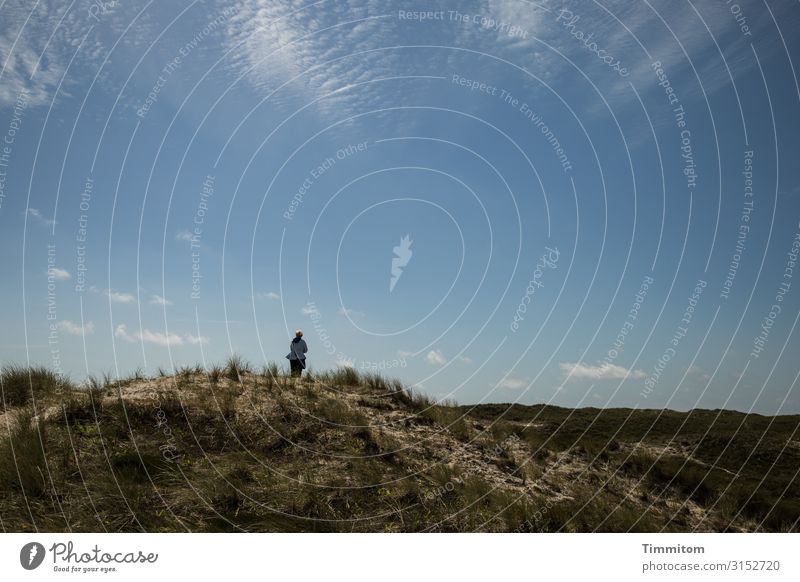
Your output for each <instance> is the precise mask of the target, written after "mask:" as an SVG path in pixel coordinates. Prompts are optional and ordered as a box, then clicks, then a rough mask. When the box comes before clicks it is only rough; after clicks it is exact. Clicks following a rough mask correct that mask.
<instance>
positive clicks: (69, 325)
mask: <svg viewBox="0 0 800 582" xmlns="http://www.w3.org/2000/svg"><path fill="white" fill-rule="evenodd" d="M57 327H58V329H59V330H60V331H63V332H64V333H68V334H70V335H79V336H83V335H91V334H92V333H94V324H93V323H92V322H91V321H88V322H86V323H85V324H83V325H79V324H77V323H73V322H72V321H69V320H66V319H64V320H62V321H59V322H58V324H57Z"/></svg>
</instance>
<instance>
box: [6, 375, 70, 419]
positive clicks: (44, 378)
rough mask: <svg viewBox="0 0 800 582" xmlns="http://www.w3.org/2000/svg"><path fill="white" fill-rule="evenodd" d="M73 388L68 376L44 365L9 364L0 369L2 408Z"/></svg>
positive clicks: (23, 403)
mask: <svg viewBox="0 0 800 582" xmlns="http://www.w3.org/2000/svg"><path fill="white" fill-rule="evenodd" d="M73 388H74V386H73V385H72V382H70V381H69V379H68V378H66V377H65V376H63V375H61V374H57V373H55V372H53V371H51V370H48V369H47V368H45V367H44V366H19V365H17V364H9V365H7V366H4V367H3V368H2V370H0V391H2V399H1V400H0V406H2V409H5V408H10V407H13V406H24V405H26V404H28V403H29V402H31V400H33V399H35V398H40V397H42V396H51V395H56V394H61V393H63V392H68V391H70V390H72V389H73Z"/></svg>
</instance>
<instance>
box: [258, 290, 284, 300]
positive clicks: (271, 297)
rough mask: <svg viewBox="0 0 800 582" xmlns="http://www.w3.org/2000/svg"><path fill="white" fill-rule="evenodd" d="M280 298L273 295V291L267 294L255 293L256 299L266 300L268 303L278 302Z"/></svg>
mask: <svg viewBox="0 0 800 582" xmlns="http://www.w3.org/2000/svg"><path fill="white" fill-rule="evenodd" d="M280 298H281V296H280V295H278V294H277V293H275V292H274V291H269V292H267V293H256V299H260V300H265V299H266V300H268V301H278V300H279V299H280Z"/></svg>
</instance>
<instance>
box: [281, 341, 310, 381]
mask: <svg viewBox="0 0 800 582" xmlns="http://www.w3.org/2000/svg"><path fill="white" fill-rule="evenodd" d="M307 351H308V346H307V345H306V340H304V339H303V330H302V329H298V330H297V331H296V332H295V333H294V339H293V340H292V341H291V343H290V344H289V353H288V354H287V356H286V358H287V359H288V360H289V366H291V369H292V378H299V377H300V376H301V375H302V374H303V370H304V369H305V367H306V352H307Z"/></svg>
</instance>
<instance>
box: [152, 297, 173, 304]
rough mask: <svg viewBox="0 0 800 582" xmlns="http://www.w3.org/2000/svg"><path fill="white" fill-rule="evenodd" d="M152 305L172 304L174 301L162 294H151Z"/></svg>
mask: <svg viewBox="0 0 800 582" xmlns="http://www.w3.org/2000/svg"><path fill="white" fill-rule="evenodd" d="M150 305H172V301H170V300H169V299H167V298H166V297H162V296H161V295H151V296H150Z"/></svg>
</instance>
